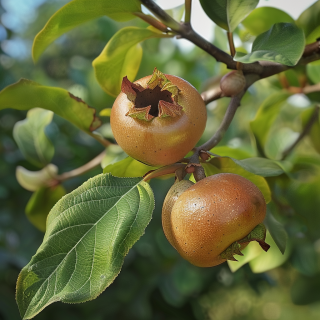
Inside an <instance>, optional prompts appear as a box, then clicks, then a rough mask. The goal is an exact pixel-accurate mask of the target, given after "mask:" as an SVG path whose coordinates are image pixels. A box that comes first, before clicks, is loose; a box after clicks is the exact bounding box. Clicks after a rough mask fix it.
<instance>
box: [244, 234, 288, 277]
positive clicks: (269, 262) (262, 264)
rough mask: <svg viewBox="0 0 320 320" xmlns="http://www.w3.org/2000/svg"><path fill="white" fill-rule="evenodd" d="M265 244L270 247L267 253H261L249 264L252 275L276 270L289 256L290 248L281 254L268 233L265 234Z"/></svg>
mask: <svg viewBox="0 0 320 320" xmlns="http://www.w3.org/2000/svg"><path fill="white" fill-rule="evenodd" d="M266 243H268V244H269V245H270V249H269V250H268V252H262V253H261V254H260V255H258V256H257V257H256V258H254V259H252V260H251V261H250V262H249V265H250V268H251V270H252V271H253V272H254V273H261V272H266V271H268V270H271V269H274V268H277V267H279V266H281V265H282V264H283V263H285V262H286V260H287V259H288V258H289V256H290V248H287V250H286V252H285V253H284V254H282V253H281V251H280V250H279V248H278V246H277V245H276V243H275V242H274V240H273V239H272V237H271V235H270V233H269V232H267V237H266Z"/></svg>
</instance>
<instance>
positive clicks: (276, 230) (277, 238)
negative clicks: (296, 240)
mask: <svg viewBox="0 0 320 320" xmlns="http://www.w3.org/2000/svg"><path fill="white" fill-rule="evenodd" d="M263 223H264V224H265V226H266V227H267V229H268V231H269V232H270V235H271V237H272V239H273V240H274V242H275V243H276V245H277V246H278V248H279V250H280V251H281V253H282V254H284V253H285V251H286V246H287V241H288V234H287V232H286V230H285V228H284V227H283V225H282V224H281V223H280V222H278V221H277V220H276V219H275V217H274V216H273V214H272V213H271V211H270V208H267V215H266V218H265V220H264V222H263Z"/></svg>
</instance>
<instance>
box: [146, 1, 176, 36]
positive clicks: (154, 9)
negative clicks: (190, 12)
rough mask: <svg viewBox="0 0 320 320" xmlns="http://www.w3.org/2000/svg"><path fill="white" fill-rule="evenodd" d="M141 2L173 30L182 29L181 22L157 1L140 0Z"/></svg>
mask: <svg viewBox="0 0 320 320" xmlns="http://www.w3.org/2000/svg"><path fill="white" fill-rule="evenodd" d="M140 2H141V3H142V4H143V5H144V6H145V7H146V8H148V9H149V10H150V11H151V12H152V13H153V14H154V15H155V16H156V17H157V18H158V19H160V21H162V22H163V23H164V24H165V25H166V26H168V27H169V28H171V29H172V30H173V31H178V30H180V28H181V26H180V23H179V22H177V21H176V20H174V19H173V18H172V17H171V16H170V15H169V14H167V13H166V12H165V11H164V10H162V9H161V8H160V7H159V6H158V5H157V4H156V3H155V2H153V1H152V0H140Z"/></svg>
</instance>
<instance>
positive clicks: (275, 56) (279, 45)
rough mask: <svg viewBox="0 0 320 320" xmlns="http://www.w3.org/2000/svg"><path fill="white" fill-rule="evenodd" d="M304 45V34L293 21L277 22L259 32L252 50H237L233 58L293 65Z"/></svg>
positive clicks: (301, 52)
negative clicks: (266, 29)
mask: <svg viewBox="0 0 320 320" xmlns="http://www.w3.org/2000/svg"><path fill="white" fill-rule="evenodd" d="M304 46H305V39H304V34H303V31H302V30H301V29H299V28H298V27H297V26H296V25H294V24H293V23H277V24H275V25H273V26H272V27H271V28H270V29H269V30H268V31H266V32H264V33H262V34H260V35H259V36H258V37H257V38H256V39H255V40H254V42H253V45H252V52H251V53H249V54H243V53H241V52H237V53H236V55H235V57H234V60H235V61H240V62H243V63H251V62H255V61H271V62H277V63H281V64H284V65H286V66H291V67H292V66H295V65H296V64H297V62H298V61H299V59H300V58H301V56H302V54H303V51H304Z"/></svg>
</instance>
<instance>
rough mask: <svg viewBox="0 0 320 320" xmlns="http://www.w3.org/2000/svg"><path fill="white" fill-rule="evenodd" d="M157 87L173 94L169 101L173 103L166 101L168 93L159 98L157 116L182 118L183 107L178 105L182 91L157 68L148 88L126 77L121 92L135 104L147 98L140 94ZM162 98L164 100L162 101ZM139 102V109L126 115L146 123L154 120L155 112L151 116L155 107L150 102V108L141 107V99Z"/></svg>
mask: <svg viewBox="0 0 320 320" xmlns="http://www.w3.org/2000/svg"><path fill="white" fill-rule="evenodd" d="M157 86H158V87H159V88H160V90H161V92H163V91H168V92H169V93H171V97H170V99H169V100H171V102H169V101H165V100H166V99H167V93H163V94H164V96H163V97H161V95H160V96H159V102H158V115H157V116H158V117H159V118H165V117H173V118H174V117H177V116H180V115H181V114H182V109H183V108H182V106H180V105H179V104H178V95H179V93H180V90H179V88H178V87H177V86H176V85H174V84H173V83H172V82H171V81H170V80H168V79H167V77H166V76H165V75H164V74H163V73H162V72H161V71H159V70H158V69H157V68H155V69H154V70H153V74H152V76H151V78H150V80H149V81H148V84H147V88H143V87H142V86H141V85H139V84H136V83H132V82H131V81H129V80H128V78H127V77H124V78H123V80H122V84H121V91H122V92H123V93H125V94H126V95H127V98H128V100H130V101H131V102H133V103H134V104H135V103H136V102H137V101H138V100H139V98H142V97H145V96H144V95H143V94H142V96H139V94H140V93H142V92H143V91H144V90H147V89H148V90H150V89H151V90H153V89H155V88H156V87H157ZM156 92H157V93H155V94H158V95H159V92H158V90H156ZM161 98H163V100H161ZM142 99H144V98H142ZM139 101H140V102H139V108H137V107H136V106H135V105H134V107H133V108H132V109H130V110H129V111H128V112H127V113H126V116H130V117H132V118H137V119H141V120H146V121H150V120H152V119H153V118H154V116H155V114H154V113H155V112H154V110H153V111H152V115H151V114H150V110H151V108H154V106H153V107H152V102H150V104H151V105H149V106H148V107H141V99H140V100H139ZM151 101H152V100H151ZM146 104H149V102H147V103H146Z"/></svg>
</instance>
